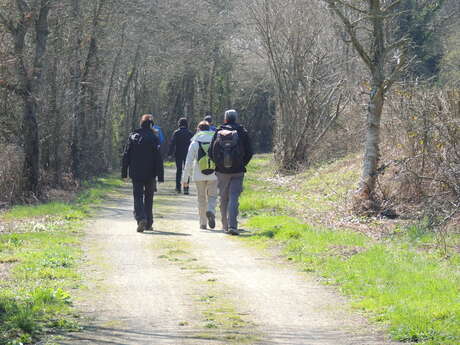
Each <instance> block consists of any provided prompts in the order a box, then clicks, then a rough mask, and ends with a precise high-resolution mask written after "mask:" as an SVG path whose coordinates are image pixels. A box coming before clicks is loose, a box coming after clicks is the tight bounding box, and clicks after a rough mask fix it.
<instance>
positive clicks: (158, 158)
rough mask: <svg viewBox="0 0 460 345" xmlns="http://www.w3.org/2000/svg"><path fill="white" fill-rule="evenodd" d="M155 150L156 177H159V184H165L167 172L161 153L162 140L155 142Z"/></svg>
mask: <svg viewBox="0 0 460 345" xmlns="http://www.w3.org/2000/svg"><path fill="white" fill-rule="evenodd" d="M155 145H156V147H155V149H154V152H155V153H154V154H155V171H156V175H157V177H158V182H164V181H165V178H164V176H165V170H164V165H163V156H162V155H161V151H160V140H159V139H158V138H157V141H156V142H155Z"/></svg>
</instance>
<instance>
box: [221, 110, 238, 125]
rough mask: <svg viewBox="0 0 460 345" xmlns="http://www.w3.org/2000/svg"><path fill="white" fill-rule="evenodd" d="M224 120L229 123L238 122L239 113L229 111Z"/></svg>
mask: <svg viewBox="0 0 460 345" xmlns="http://www.w3.org/2000/svg"><path fill="white" fill-rule="evenodd" d="M224 119H225V120H227V122H236V121H237V120H238V112H237V111H236V110H235V109H230V110H227V111H226V112H225V115H224Z"/></svg>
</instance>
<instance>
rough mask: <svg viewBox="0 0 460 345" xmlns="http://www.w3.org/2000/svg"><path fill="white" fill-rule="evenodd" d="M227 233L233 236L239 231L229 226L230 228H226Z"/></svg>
mask: <svg viewBox="0 0 460 345" xmlns="http://www.w3.org/2000/svg"><path fill="white" fill-rule="evenodd" d="M228 233H229V234H230V235H233V236H238V235H239V234H240V233H239V231H238V229H235V228H230V229H229V230H228Z"/></svg>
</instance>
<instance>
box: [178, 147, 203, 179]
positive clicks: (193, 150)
mask: <svg viewBox="0 0 460 345" xmlns="http://www.w3.org/2000/svg"><path fill="white" fill-rule="evenodd" d="M199 147H200V144H198V142H197V141H194V142H192V143H191V144H190V146H189V147H188V153H187V158H186V160H185V167H184V171H183V172H182V183H187V182H188V181H189V178H190V176H191V174H192V169H193V164H194V163H195V160H196V158H197V156H198V149H199Z"/></svg>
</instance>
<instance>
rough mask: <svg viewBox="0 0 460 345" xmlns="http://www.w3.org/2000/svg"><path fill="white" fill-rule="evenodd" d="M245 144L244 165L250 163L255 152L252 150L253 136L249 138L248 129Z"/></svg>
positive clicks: (245, 132) (245, 133) (245, 134)
mask: <svg viewBox="0 0 460 345" xmlns="http://www.w3.org/2000/svg"><path fill="white" fill-rule="evenodd" d="M243 139H244V140H243V144H244V159H243V163H244V166H246V165H248V164H249V162H250V161H251V158H252V156H253V154H254V152H253V151H252V143H251V138H249V134H248V132H247V131H246V130H244V138H243Z"/></svg>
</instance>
